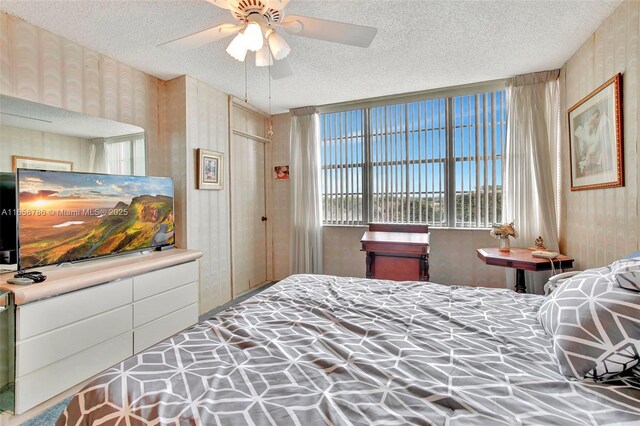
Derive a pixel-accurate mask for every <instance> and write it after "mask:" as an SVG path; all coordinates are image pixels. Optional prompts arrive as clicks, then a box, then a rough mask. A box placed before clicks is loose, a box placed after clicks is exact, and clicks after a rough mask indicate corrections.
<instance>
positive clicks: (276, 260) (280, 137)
mask: <svg viewBox="0 0 640 426" xmlns="http://www.w3.org/2000/svg"><path fill="white" fill-rule="evenodd" d="M272 122H273V142H272V143H271V147H270V148H271V159H272V160H271V170H273V167H275V166H284V165H288V164H289V131H290V129H291V116H290V115H289V114H279V115H275V116H274V117H273V121H272ZM290 178H291V179H294V178H295V176H290ZM271 188H272V189H271V200H272V202H271V203H270V205H271V211H270V213H269V218H270V219H269V221H270V222H271V226H272V230H273V234H272V235H273V237H272V244H273V277H274V279H276V280H281V279H283V278H286V277H287V276H289V235H290V225H289V224H290V218H291V216H290V215H289V213H290V206H291V197H290V192H291V191H290V188H291V182H289V181H288V180H279V181H272V184H271Z"/></svg>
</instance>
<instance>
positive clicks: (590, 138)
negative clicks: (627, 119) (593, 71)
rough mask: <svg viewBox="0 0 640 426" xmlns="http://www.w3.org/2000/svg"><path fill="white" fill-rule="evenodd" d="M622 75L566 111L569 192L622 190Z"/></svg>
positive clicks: (618, 75)
mask: <svg viewBox="0 0 640 426" xmlns="http://www.w3.org/2000/svg"><path fill="white" fill-rule="evenodd" d="M621 81H622V75H621V74H619V73H618V74H616V75H615V76H613V77H612V78H610V79H609V80H607V81H606V82H604V83H603V84H602V85H601V86H600V87H598V88H597V89H595V90H594V91H593V92H591V93H589V94H588V95H587V96H586V97H585V98H583V99H582V100H580V102H578V103H577V104H575V105H574V106H572V107H571V108H569V110H568V120H569V162H570V173H571V190H572V191H582V190H587V189H600V188H614V187H619V186H624V156H623V155H624V153H623V129H622V92H621Z"/></svg>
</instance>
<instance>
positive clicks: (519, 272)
mask: <svg viewBox="0 0 640 426" xmlns="http://www.w3.org/2000/svg"><path fill="white" fill-rule="evenodd" d="M515 291H516V293H526V292H527V286H526V284H525V283H524V269H516V288H515Z"/></svg>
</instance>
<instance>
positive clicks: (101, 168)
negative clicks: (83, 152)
mask: <svg viewBox="0 0 640 426" xmlns="http://www.w3.org/2000/svg"><path fill="white" fill-rule="evenodd" d="M106 150H107V147H106V144H105V141H104V139H93V140H91V154H90V155H91V157H90V159H89V171H91V172H93V173H108V170H107V168H108V165H107V153H106Z"/></svg>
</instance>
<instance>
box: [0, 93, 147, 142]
mask: <svg viewBox="0 0 640 426" xmlns="http://www.w3.org/2000/svg"><path fill="white" fill-rule="evenodd" d="M0 126H11V127H20V128H23V129H31V130H38V131H41V132H47V133H56V134H59V135H67V136H75V137H77V138H84V139H93V138H110V137H113V136H123V135H131V134H134V133H141V132H143V131H144V129H143V128H141V127H138V126H133V125H131V124H126V123H119V122H117V121H112V120H107V119H106V118H100V117H93V116H89V115H85V114H81V113H79V112H73V111H68V110H66V109H60V108H55V107H52V106H49V105H43V104H39V103H35V102H31V101H26V100H24V99H18V98H12V97H10V96H5V95H0Z"/></svg>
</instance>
